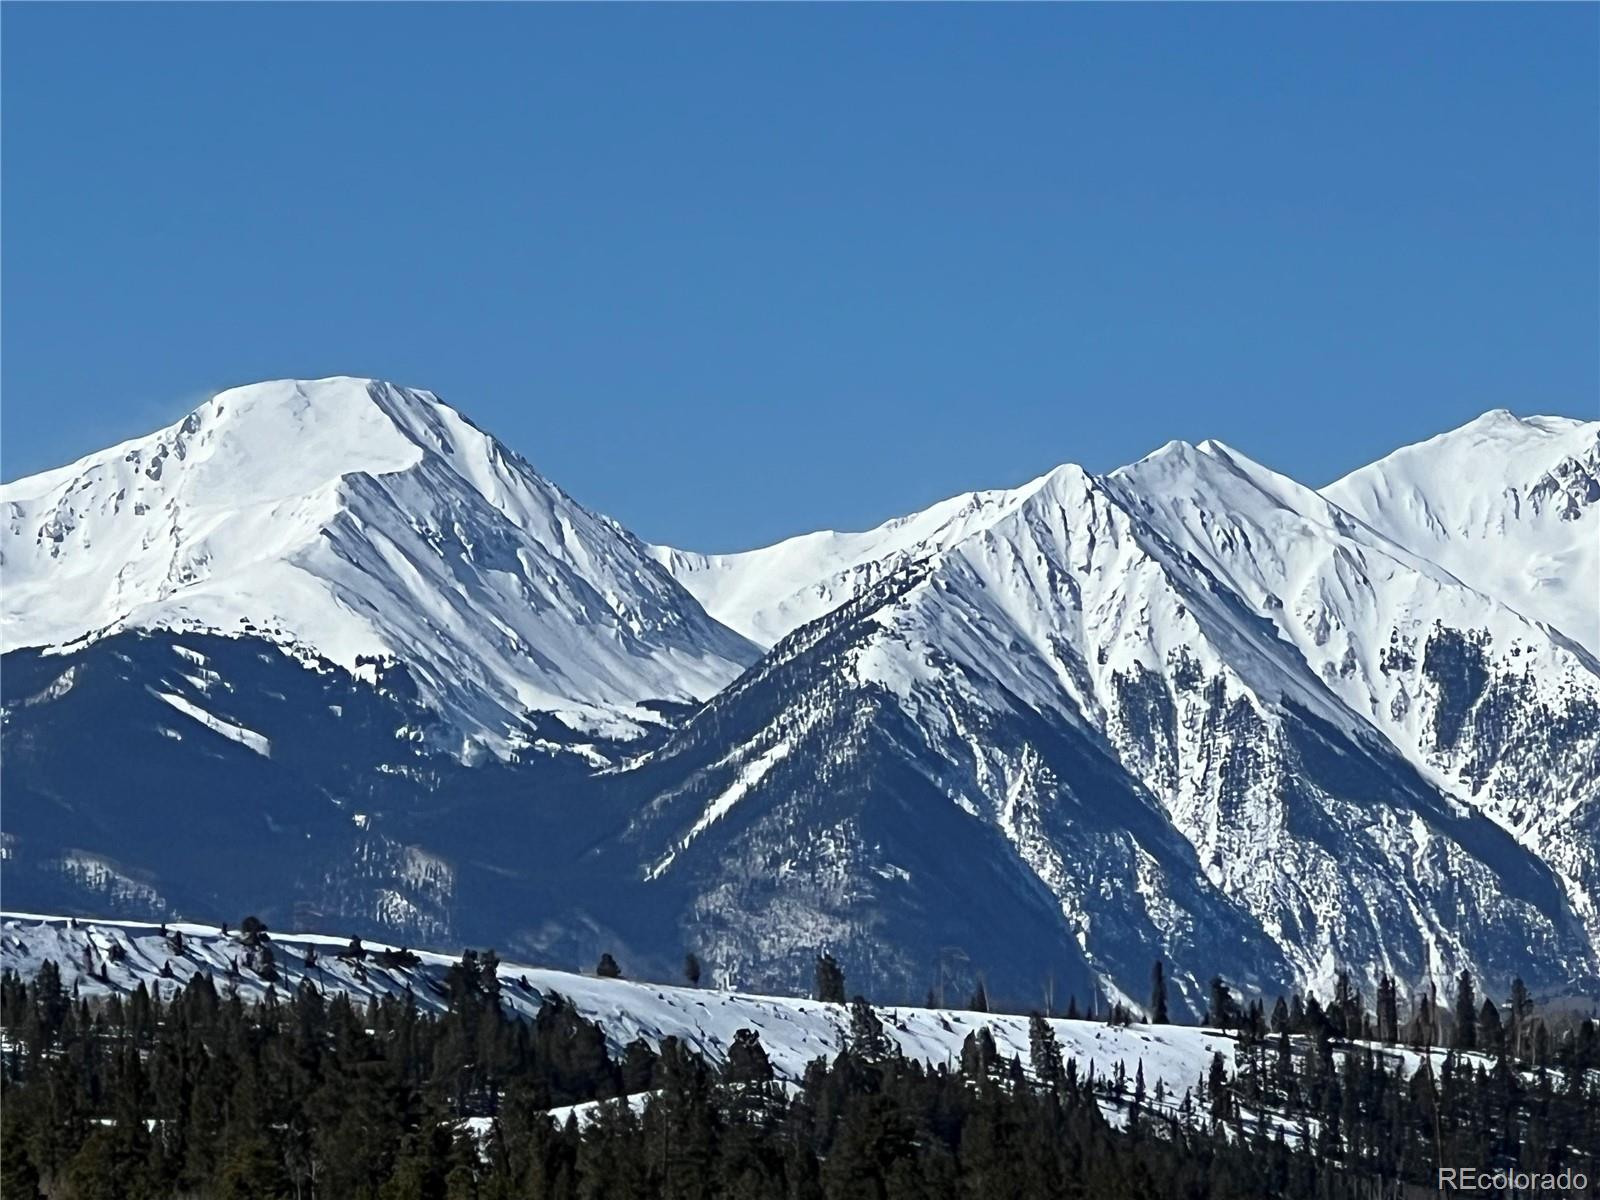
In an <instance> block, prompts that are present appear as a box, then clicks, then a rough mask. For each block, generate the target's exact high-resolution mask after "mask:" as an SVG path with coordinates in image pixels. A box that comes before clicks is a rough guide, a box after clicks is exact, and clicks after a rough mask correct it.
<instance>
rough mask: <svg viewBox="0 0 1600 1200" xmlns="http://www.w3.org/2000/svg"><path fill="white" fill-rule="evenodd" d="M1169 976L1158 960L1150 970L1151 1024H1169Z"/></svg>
mask: <svg viewBox="0 0 1600 1200" xmlns="http://www.w3.org/2000/svg"><path fill="white" fill-rule="evenodd" d="M1167 1020H1168V1017H1167V976H1166V972H1165V970H1163V968H1162V965H1161V960H1160V959H1159V958H1158V959H1156V961H1155V965H1154V966H1152V967H1151V968H1150V1023H1151V1024H1152V1025H1165V1024H1166V1023H1167Z"/></svg>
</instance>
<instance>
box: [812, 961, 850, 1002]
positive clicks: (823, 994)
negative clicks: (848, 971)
mask: <svg viewBox="0 0 1600 1200" xmlns="http://www.w3.org/2000/svg"><path fill="white" fill-rule="evenodd" d="M816 998H817V999H818V1000H820V1001H822V1002H823V1003H824V1004H843V1003H844V970H843V969H842V968H841V967H840V966H839V964H838V963H837V962H835V961H834V958H833V955H831V954H828V953H827V952H823V953H822V954H819V955H818V956H817V987H816Z"/></svg>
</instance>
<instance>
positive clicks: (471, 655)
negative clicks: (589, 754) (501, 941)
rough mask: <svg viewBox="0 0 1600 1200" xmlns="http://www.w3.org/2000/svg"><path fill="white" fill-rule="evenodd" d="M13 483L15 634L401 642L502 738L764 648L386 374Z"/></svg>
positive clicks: (611, 716) (10, 623)
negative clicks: (173, 633) (527, 720)
mask: <svg viewBox="0 0 1600 1200" xmlns="http://www.w3.org/2000/svg"><path fill="white" fill-rule="evenodd" d="M0 503H3V504H4V509H3V511H4V514H5V517H6V524H5V526H4V527H3V529H0V536H3V539H4V544H3V554H4V559H3V561H4V562H5V565H6V589H5V594H4V598H3V605H0V639H3V643H4V645H5V648H6V649H14V648H18V647H23V646H60V645H64V644H67V643H73V642H79V641H82V640H84V639H93V638H97V637H100V636H103V635H105V634H107V633H113V632H116V631H118V630H121V629H126V628H161V629H175V630H195V631H208V632H218V633H228V634H238V633H239V632H240V631H241V630H245V631H256V632H255V633H254V634H253V636H270V637H271V638H272V639H273V640H275V641H277V642H279V643H280V644H283V645H285V646H288V647H293V648H295V649H296V651H297V652H299V650H301V649H307V650H310V651H312V652H314V653H316V654H318V655H320V656H322V657H325V658H328V659H331V660H332V661H334V662H336V663H338V664H340V665H342V666H345V667H346V668H353V667H354V666H355V665H356V664H357V663H358V662H359V661H360V660H362V659H364V658H371V657H374V656H376V657H378V658H380V659H384V658H392V659H396V660H399V661H401V662H403V663H405V664H406V665H407V666H408V667H409V668H410V669H411V670H412V673H413V675H414V676H416V678H417V682H418V684H419V687H420V689H421V691H422V693H423V694H424V696H425V697H427V698H428V699H429V700H431V701H432V702H433V703H434V704H435V706H436V707H437V708H438V709H439V710H440V711H441V712H442V713H444V714H445V716H446V723H447V724H448V725H450V726H451V727H452V729H453V730H454V731H456V732H460V733H462V734H464V735H465V737H466V738H467V739H468V740H469V741H474V740H477V741H483V742H486V743H488V744H490V745H491V746H493V747H494V748H496V749H497V750H501V749H507V748H514V747H515V744H516V741H517V738H518V737H519V736H520V734H519V733H517V732H516V731H517V730H519V729H520V728H521V723H522V719H523V716H524V715H525V714H526V712H528V711H529V710H534V711H540V712H555V713H557V714H564V716H563V719H567V718H570V723H574V724H575V725H577V726H579V727H582V728H584V729H592V730H601V729H609V730H610V731H611V732H612V733H614V734H622V735H625V734H626V733H627V732H629V731H630V730H636V729H637V728H638V727H639V725H640V724H641V722H643V723H648V722H650V721H652V720H653V719H654V718H652V717H650V716H649V714H647V713H645V712H643V711H642V710H640V709H638V705H639V704H640V702H642V701H646V700H677V701H682V700H690V699H695V698H700V697H703V696H706V695H709V694H710V693H711V692H712V691H714V690H716V688H717V687H718V686H720V685H721V684H723V683H725V682H727V680H728V679H730V678H732V676H733V675H734V674H736V673H737V672H738V670H739V669H740V668H742V666H743V665H744V664H745V663H746V662H748V661H749V660H750V659H751V658H752V657H753V654H754V651H753V648H752V647H750V646H749V645H748V644H747V643H745V642H744V641H743V640H742V639H740V638H739V637H737V636H736V635H734V634H733V633H732V632H731V631H729V630H727V629H725V628H722V627H721V626H719V625H717V624H716V622H714V621H712V620H711V619H710V618H709V617H707V616H706V614H705V613H704V611H703V610H702V609H700V607H699V606H698V605H697V604H696V603H695V601H694V600H693V598H692V597H691V596H689V595H688V594H687V593H686V592H685V591H684V590H683V589H682V588H681V587H679V586H678V585H677V584H676V583H675V582H674V581H673V580H672V578H671V577H670V576H669V575H668V574H667V573H666V572H665V571H664V570H663V569H662V568H661V567H660V566H658V565H657V564H656V563H655V562H653V561H652V560H651V559H650V558H649V557H648V555H647V553H646V552H645V549H644V547H643V546H642V544H641V543H639V541H638V540H637V539H636V538H634V537H633V536H632V535H630V534H628V533H627V532H625V531H624V530H622V529H621V528H620V527H619V526H617V525H616V524H615V523H614V522H612V521H610V520H608V519H607V518H604V517H601V516H599V515H598V514H595V513H592V512H590V511H588V510H587V509H585V508H583V507H582V506H581V505H579V504H578V503H577V502H576V501H574V500H572V499H571V498H570V497H568V496H567V495H566V494H565V493H563V492H562V491H561V490H560V489H559V488H557V487H556V486H555V485H554V484H551V483H550V482H549V481H547V480H545V479H544V478H543V477H541V476H540V475H538V474H537V473H536V472H535V471H534V470H533V469H532V468H531V467H530V466H528V464H527V463H526V462H524V461H523V460H522V459H521V458H519V457H518V456H516V455H514V454H512V453H510V452H509V451H506V450H505V449H504V448H503V447H501V446H500V445H499V444H498V443H497V442H496V441H495V440H494V439H493V438H491V437H489V436H488V435H487V434H485V433H484V432H483V431H481V430H480V429H478V428H477V427H476V426H474V425H473V424H472V423H471V422H470V421H468V420H467V419H466V418H465V417H463V416H462V415H461V414H460V413H458V412H456V411H455V410H454V409H453V408H451V407H449V406H448V405H446V404H445V403H443V402H442V401H440V400H439V399H438V397H437V396H435V395H434V394H433V393H431V392H426V391H420V390H416V389H411V388H405V387H400V386H398V385H395V384H392V383H387V382H384V381H381V380H373V379H362V378H355V377H347V376H338V377H333V378H329V379H316V380H295V379H284V380H272V381H268V382H264V383H256V384H250V385H247V386H244V387H237V388H230V389H227V390H226V391H222V392H219V393H218V394H217V395H215V396H214V397H212V398H211V399H210V400H208V401H206V403H204V404H202V405H201V406H200V407H199V408H197V409H195V410H194V411H193V412H191V413H190V414H189V415H188V416H186V417H184V418H183V419H182V420H181V421H178V422H177V423H175V424H173V425H170V426H168V427H167V428H165V429H162V430H159V431H157V432H156V433H153V434H150V435H149V436H147V437H144V438H139V439H135V440H134V441H131V442H125V443H123V444H122V445H120V446H115V447H112V448H110V449H108V450H104V451H101V452H100V453H99V454H95V455H90V456H89V457H87V458H84V459H81V460H79V461H78V462H76V463H73V464H72V465H70V466H67V467H63V468H60V469H58V470H55V471H49V472H45V473H44V474H42V475H35V476H32V477H29V478H26V479H20V480H17V481H15V482H14V483H10V484H7V485H5V486H4V487H3V488H0Z"/></svg>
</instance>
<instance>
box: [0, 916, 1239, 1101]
mask: <svg viewBox="0 0 1600 1200" xmlns="http://www.w3.org/2000/svg"><path fill="white" fill-rule="evenodd" d="M166 928H167V930H168V932H169V934H170V933H173V932H177V933H181V934H182V939H183V950H182V952H181V953H179V952H177V951H175V950H174V949H173V945H172V942H171V940H170V939H169V937H166V936H163V935H162V934H161V933H160V931H159V930H158V929H157V928H156V927H155V926H153V925H148V924H142V923H138V922H123V921H118V922H109V921H75V922H71V923H70V924H69V922H68V921H67V920H65V919H63V918H60V917H41V916H32V915H21V914H5V915H4V916H3V917H0V969H5V970H12V971H16V972H18V973H19V974H21V975H24V976H31V975H33V974H35V973H36V972H37V971H38V969H39V967H40V966H41V965H42V964H43V963H44V962H45V961H46V960H51V961H54V962H55V963H56V964H57V965H58V966H59V967H60V969H61V976H62V983H63V984H64V985H65V986H66V987H68V988H69V989H71V988H74V987H76V988H77V989H78V993H79V994H80V995H83V996H91V997H92V996H101V995H108V994H114V995H122V996H126V995H127V994H128V993H130V992H132V991H133V990H134V989H135V988H137V987H138V985H139V984H140V983H143V984H144V985H145V987H146V988H148V989H165V990H166V991H165V992H164V993H163V994H168V993H170V992H172V991H175V990H177V989H179V988H181V987H183V986H184V984H185V983H186V982H187V981H188V979H189V978H190V977H191V976H192V975H194V974H196V973H209V974H210V975H212V976H213V978H214V979H215V980H216V982H217V984H218V986H219V987H235V988H237V989H238V991H239V994H240V996H241V997H243V998H244V999H245V1000H246V1001H256V1000H259V999H260V998H261V997H262V996H264V995H265V994H266V991H267V989H268V988H269V987H271V988H274V989H276V991H277V993H278V994H279V995H280V996H282V995H288V994H292V993H293V991H294V989H296V988H297V987H299V985H300V983H301V981H302V980H303V979H304V980H309V981H310V982H311V983H312V984H313V985H314V986H315V987H316V988H317V989H318V990H319V991H322V992H323V993H324V994H327V993H332V992H345V993H347V994H349V995H350V996H351V997H353V998H355V999H357V1000H360V1001H362V1002H365V1001H366V1000H367V999H371V998H375V997H380V996H383V995H385V994H394V995H400V994H403V993H405V992H407V991H409V992H410V993H411V994H412V996H413V997H415V999H416V1002H417V1004H418V1006H419V1007H421V1008H423V1009H433V1010H436V1011H437V1010H439V1009H442V1008H443V1007H444V1003H445V1000H444V996H443V994H442V993H443V990H444V987H443V979H444V974H445V972H446V970H448V968H449V966H450V964H451V962H452V961H454V960H452V959H451V958H450V957H449V956H447V955H443V954H432V953H428V952H421V953H419V954H418V958H419V959H420V960H421V961H420V963H419V964H418V965H417V966H415V967H404V966H384V965H382V964H381V963H380V962H379V961H378V960H377V957H376V956H377V954H378V952H380V951H381V950H384V949H388V947H383V946H379V945H377V944H371V943H369V944H368V945H367V947H366V948H367V950H368V951H369V955H371V957H369V958H367V959H366V960H365V961H363V962H361V963H357V962H355V961H345V960H342V959H340V958H339V957H338V953H339V951H341V950H343V949H344V948H345V947H346V945H347V944H348V941H349V939H347V938H346V939H341V938H334V937H326V936H318V935H314V934H290V935H280V934H273V935H272V942H271V944H272V947H273V949H274V954H275V958H276V963H275V967H276V970H277V972H278V975H279V978H278V979H277V980H276V981H275V982H273V983H268V982H267V981H265V980H263V979H262V978H261V977H260V975H259V974H258V973H257V972H256V971H255V970H253V969H252V968H251V967H250V966H249V965H248V964H247V959H248V957H249V955H248V952H247V951H246V950H245V949H244V948H243V947H242V946H241V945H240V944H239V942H238V940H237V935H234V936H232V937H225V936H223V935H222V933H221V931H220V930H219V929H217V928H216V927H215V926H206V925H192V924H173V925H169V926H167V927H166ZM113 947H119V948H120V949H119V950H118V951H116V953H117V954H118V955H119V957H118V958H117V959H116V960H113V958H112V957H111V956H112V954H113ZM309 948H314V949H315V951H316V955H317V961H316V964H315V965H314V966H312V967H309V968H308V967H307V966H306V965H305V953H306V950H307V949H309ZM235 966H237V968H238V969H237V973H235V972H234V970H233V968H234V967H235ZM102 968H103V969H104V972H105V980H104V981H102V980H101V979H100V978H99V972H100V970H101V969H102ZM163 971H166V972H167V974H165V975H164V974H163ZM498 973H499V978H500V994H501V999H502V1003H504V1004H505V1005H506V1006H507V1007H508V1008H509V1009H510V1010H512V1011H514V1012H516V1013H519V1014H522V1015H524V1016H532V1015H534V1014H536V1013H537V1012H538V1010H539V1008H540V1006H541V1005H542V1004H544V1003H545V1001H546V999H547V998H548V997H550V996H552V995H560V996H561V997H563V998H564V999H566V1000H567V1001H569V1002H570V1003H571V1004H572V1005H573V1006H574V1008H575V1009H576V1010H577V1012H578V1014H579V1015H580V1016H582V1017H584V1018H586V1019H587V1020H590V1021H594V1022H596V1023H598V1024H599V1025H600V1026H601V1027H602V1028H603V1029H604V1030H605V1033H606V1038H607V1041H608V1043H609V1045H610V1049H611V1051H612V1052H613V1053H614V1054H616V1055H620V1054H621V1053H622V1050H623V1048H624V1047H626V1046H627V1044H628V1043H629V1042H631V1041H633V1040H634V1039H636V1038H644V1039H645V1041H647V1042H649V1043H650V1044H651V1045H652V1046H654V1047H659V1046H660V1044H661V1041H662V1039H664V1038H667V1037H675V1038H678V1039H679V1040H680V1041H681V1042H683V1043H684V1044H685V1045H687V1046H688V1047H690V1048H691V1049H693V1050H695V1051H696V1052H698V1053H701V1054H704V1055H706V1056H707V1057H708V1058H710V1059H711V1060H712V1061H714V1062H720V1061H722V1060H724V1059H725V1058H726V1056H727V1051H728V1047H729V1046H731V1045H732V1044H733V1038H734V1034H735V1033H737V1032H738V1031H739V1030H740V1029H753V1030H755V1031H756V1033H757V1034H759V1035H760V1037H761V1042H762V1045H763V1046H764V1047H765V1048H766V1051H767V1055H768V1058H769V1059H770V1061H771V1062H772V1066H773V1069H774V1071H775V1072H776V1073H777V1075H778V1077H779V1078H780V1079H784V1080H790V1081H797V1080H799V1079H800V1078H801V1076H802V1075H803V1074H804V1073H805V1068H806V1065H807V1064H808V1063H810V1062H811V1061H812V1060H814V1059H816V1058H819V1057H826V1058H831V1057H833V1056H834V1055H836V1054H837V1053H838V1052H839V1051H840V1050H841V1049H842V1048H843V1047H844V1044H845V1040H846V1037H847V1036H848V1034H849V1028H850V1012H849V1009H848V1008H846V1007H845V1006H843V1005H839V1004H822V1003H819V1002H817V1001H814V1000H802V999H797V998H794V997H790V996H757V995H750V994H747V993H742V992H729V991H718V990H714V989H711V988H705V989H700V988H686V987H672V986H665V985H662V984H655V983H635V982H632V981H630V980H626V979H598V978H595V977H593V976H589V975H579V974H576V973H572V972H566V971H551V970H545V969H541V968H538V967H532V966H526V965H522V964H518V963H504V962H503V963H501V964H500V967H499V972H498ZM877 1011H878V1015H879V1017H880V1019H881V1020H882V1022H883V1026H884V1032H885V1033H886V1034H887V1035H888V1036H889V1037H890V1038H892V1039H893V1040H894V1041H895V1042H896V1043H897V1044H898V1045H899V1047H900V1049H901V1051H902V1052H903V1053H904V1054H906V1055H907V1056H908V1057H916V1058H920V1059H922V1060H924V1061H926V1062H929V1063H935V1064H940V1063H955V1062H959V1061H960V1059H961V1044H962V1042H963V1041H965V1040H966V1038H967V1035H968V1034H970V1033H972V1032H974V1031H975V1030H977V1029H979V1028H983V1027H987V1028H988V1029H989V1031H990V1034H991V1035H992V1036H993V1038H994V1040H995V1045H996V1047H997V1048H998V1049H999V1051H1000V1052H1001V1053H1002V1054H1004V1055H1006V1056H1008V1057H1009V1056H1016V1057H1018V1058H1020V1059H1021V1060H1022V1062H1023V1064H1024V1065H1025V1066H1026V1065H1027V1063H1028V1060H1029V1055H1028V1019H1027V1018H1026V1017H1019V1016H1008V1015H1003V1014H994V1013H975V1012H961V1011H952V1010H945V1009H926V1008H879V1009H878V1010H877ZM1051 1024H1052V1026H1053V1027H1054V1029H1055V1032H1056V1036H1057V1038H1058V1040H1059V1041H1060V1043H1061V1048H1062V1052H1063V1054H1064V1055H1065V1056H1066V1057H1067V1058H1069V1059H1076V1060H1077V1061H1078V1063H1079V1066H1080V1070H1084V1071H1087V1069H1088V1068H1089V1066H1090V1065H1091V1064H1092V1065H1093V1066H1094V1069H1095V1074H1097V1075H1105V1074H1108V1073H1110V1072H1111V1071H1112V1070H1114V1068H1115V1067H1116V1065H1117V1064H1118V1063H1119V1062H1120V1063H1121V1064H1122V1065H1123V1066H1124V1067H1125V1068H1126V1069H1127V1071H1128V1073H1129V1074H1130V1075H1131V1074H1133V1073H1134V1071H1135V1069H1136V1067H1137V1066H1138V1065H1139V1064H1143V1066H1144V1072H1145V1078H1146V1079H1147V1080H1148V1081H1149V1085H1150V1086H1151V1087H1152V1088H1154V1086H1155V1081H1156V1080H1157V1079H1162V1080H1165V1081H1166V1084H1167V1088H1168V1090H1169V1091H1173V1092H1175V1093H1176V1094H1179V1095H1181V1094H1182V1092H1183V1091H1184V1089H1185V1088H1189V1087H1193V1086H1194V1085H1195V1083H1196V1081H1198V1080H1199V1079H1201V1078H1202V1077H1203V1076H1204V1075H1205V1073H1206V1071H1207V1069H1208V1067H1209V1066H1210V1063H1211V1058H1212V1055H1213V1054H1214V1053H1220V1054H1221V1055H1222V1056H1223V1059H1224V1061H1225V1062H1226V1063H1227V1065H1228V1068H1229V1070H1230V1071H1231V1070H1232V1069H1233V1056H1234V1045H1235V1043H1234V1041H1233V1039H1232V1038H1229V1037H1227V1036H1225V1035H1223V1034H1221V1033H1218V1032H1215V1031H1207V1030H1203V1029H1196V1028H1189V1027H1183V1026H1177V1025H1159V1026H1149V1025H1134V1026H1111V1025H1106V1024H1104V1023H1102V1022H1098V1021H1067V1020H1053V1021H1052V1022H1051Z"/></svg>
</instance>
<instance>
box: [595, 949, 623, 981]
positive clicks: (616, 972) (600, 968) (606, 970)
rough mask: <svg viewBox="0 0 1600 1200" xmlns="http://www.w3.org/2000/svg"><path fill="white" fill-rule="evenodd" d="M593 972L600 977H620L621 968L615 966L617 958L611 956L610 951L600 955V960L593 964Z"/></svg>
mask: <svg viewBox="0 0 1600 1200" xmlns="http://www.w3.org/2000/svg"><path fill="white" fill-rule="evenodd" d="M594 973H595V974H596V975H598V976H599V977H600V978H601V979H621V978H622V968H621V967H619V966H617V960H616V959H614V958H612V957H611V953H610V951H607V952H606V953H604V954H602V955H601V956H600V961H599V962H598V963H596V964H595V968H594Z"/></svg>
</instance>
